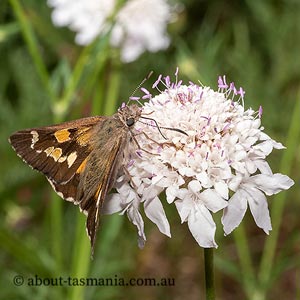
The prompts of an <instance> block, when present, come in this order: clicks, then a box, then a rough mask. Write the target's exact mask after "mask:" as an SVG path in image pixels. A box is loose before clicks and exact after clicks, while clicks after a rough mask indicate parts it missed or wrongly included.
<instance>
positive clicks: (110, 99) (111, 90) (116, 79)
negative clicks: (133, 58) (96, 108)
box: [104, 61, 121, 115]
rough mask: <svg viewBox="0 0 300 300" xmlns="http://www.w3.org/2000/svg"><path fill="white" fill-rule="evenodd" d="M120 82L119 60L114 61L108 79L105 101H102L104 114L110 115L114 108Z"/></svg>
mask: <svg viewBox="0 0 300 300" xmlns="http://www.w3.org/2000/svg"><path fill="white" fill-rule="evenodd" d="M120 82H121V67H120V64H119V62H116V61H114V62H113V66H112V71H111V76H110V80H109V86H108V90H107V95H106V101H105V102H104V114H105V115H111V114H112V113H114V112H115V110H116V106H117V102H118V97H119V93H120Z"/></svg>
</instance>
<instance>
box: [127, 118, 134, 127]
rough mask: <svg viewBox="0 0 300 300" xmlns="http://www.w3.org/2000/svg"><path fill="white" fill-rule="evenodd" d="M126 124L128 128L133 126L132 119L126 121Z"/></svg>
mask: <svg viewBox="0 0 300 300" xmlns="http://www.w3.org/2000/svg"><path fill="white" fill-rule="evenodd" d="M126 124H127V126H128V127H130V126H132V125H133V124H134V118H129V119H127V120H126Z"/></svg>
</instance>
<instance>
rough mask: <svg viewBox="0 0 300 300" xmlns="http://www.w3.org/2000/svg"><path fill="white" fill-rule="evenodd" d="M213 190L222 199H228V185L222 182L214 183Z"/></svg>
mask: <svg viewBox="0 0 300 300" xmlns="http://www.w3.org/2000/svg"><path fill="white" fill-rule="evenodd" d="M214 187H215V190H216V191H217V192H218V193H219V195H221V196H222V197H223V198H224V199H228V185H227V184H226V183H225V182H224V181H219V182H216V183H215V185H214Z"/></svg>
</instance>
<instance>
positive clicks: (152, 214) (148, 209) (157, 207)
mask: <svg viewBox="0 0 300 300" xmlns="http://www.w3.org/2000/svg"><path fill="white" fill-rule="evenodd" d="M144 208H145V214H146V216H147V217H148V218H149V219H150V220H151V221H152V222H153V223H154V224H156V226H157V227H158V229H159V231H160V232H161V233H163V234H165V235H166V236H168V237H171V232H170V224H169V222H168V219H167V217H166V213H165V211H164V208H163V206H162V204H161V202H160V200H159V199H158V197H155V198H154V199H148V200H146V201H145V202H144Z"/></svg>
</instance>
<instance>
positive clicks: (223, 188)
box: [107, 71, 294, 247]
mask: <svg viewBox="0 0 300 300" xmlns="http://www.w3.org/2000/svg"><path fill="white" fill-rule="evenodd" d="M177 72H178V71H176V81H175V82H174V83H172V82H171V80H170V77H169V76H167V77H164V78H163V77H162V76H159V78H158V80H157V81H156V82H155V83H154V85H153V88H156V89H157V90H158V91H159V94H158V95H157V96H155V97H152V95H151V93H150V92H149V91H147V90H146V89H142V91H143V92H144V96H143V97H142V98H144V99H149V101H148V102H146V103H144V105H143V107H142V116H141V118H140V120H139V121H138V122H136V124H135V128H134V133H133V134H134V139H133V141H132V142H130V143H129V144H128V151H127V152H128V153H129V154H128V157H127V162H129V163H127V165H125V168H126V169H127V171H126V172H125V174H123V175H122V176H121V177H119V179H118V182H117V185H116V190H117V193H115V194H113V195H112V196H111V204H109V201H107V203H108V206H115V209H112V208H110V209H108V210H107V212H108V213H111V212H116V211H121V212H122V213H124V212H127V214H128V216H129V218H130V220H131V221H132V222H133V223H134V224H135V225H136V226H137V227H138V232H139V239H140V241H141V240H142V241H145V234H144V232H143V228H144V227H143V226H144V223H143V221H142V218H141V215H140V213H139V212H138V210H139V208H140V205H141V204H143V206H144V210H145V215H146V216H147V217H148V218H149V219H150V220H152V221H153V222H154V223H155V224H156V225H157V226H158V228H159V230H160V231H161V232H162V233H164V234H166V235H167V236H170V229H169V224H168V221H167V218H166V214H165V212H164V209H163V204H162V203H161V201H160V200H159V198H158V196H159V195H160V194H161V193H162V192H163V191H164V192H165V194H166V202H167V203H169V204H171V203H174V204H175V206H176V208H177V211H178V213H179V216H180V218H181V222H182V223H183V222H187V223H188V227H189V230H190V231H191V233H192V235H193V236H194V238H195V240H196V241H197V242H198V244H199V245H200V246H202V247H217V244H216V242H215V239H214V236H215V231H216V224H215V222H214V220H213V217H212V214H213V213H215V212H218V211H220V210H223V217H222V223H223V228H224V232H225V234H229V233H230V232H231V231H232V230H234V229H235V228H236V227H237V226H238V225H239V224H240V222H241V221H242V219H243V216H244V214H245V212H246V209H247V206H248V205H249V207H250V211H251V213H252V215H253V217H254V220H255V222H256V224H257V226H258V227H260V228H262V229H263V230H264V231H265V232H266V233H268V232H269V230H271V222H270V216H269V210H268V204H267V201H266V197H265V195H272V194H276V193H278V192H279V191H281V190H285V189H288V188H289V187H291V186H292V185H293V184H294V182H293V180H291V179H290V178H289V177H288V176H286V175H282V174H273V173H272V171H271V168H270V166H269V165H268V163H267V162H266V157H267V156H268V155H269V154H270V153H271V152H272V150H273V148H275V149H283V148H284V147H283V145H282V144H280V143H277V142H275V141H274V140H272V139H271V138H270V137H269V136H268V135H266V134H265V133H264V132H263V130H264V128H263V127H262V126H261V113H262V109H261V108H260V109H259V110H258V111H257V112H255V111H254V110H252V109H251V108H249V109H245V108H244V94H245V92H244V90H243V89H242V88H239V89H237V88H236V87H235V85H234V83H231V84H229V85H227V83H226V79H225V77H220V78H219V81H218V86H219V89H218V91H214V90H213V89H211V88H210V87H205V86H200V85H197V84H194V83H191V82H190V83H189V84H188V85H183V84H182V82H181V81H178V79H177ZM161 87H163V90H161ZM134 141H135V142H134ZM137 148H138V150H137ZM116 203H117V204H116ZM164 205H166V203H164ZM117 206H118V207H117ZM141 244H143V243H141V242H140V245H141Z"/></svg>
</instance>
